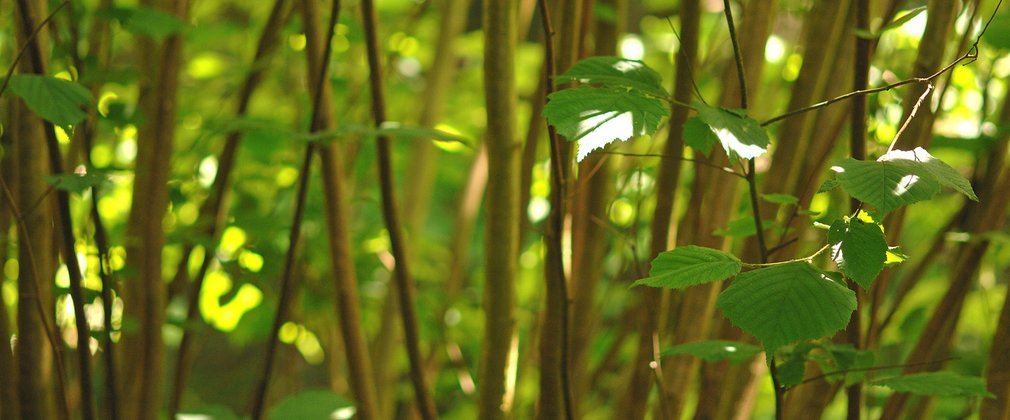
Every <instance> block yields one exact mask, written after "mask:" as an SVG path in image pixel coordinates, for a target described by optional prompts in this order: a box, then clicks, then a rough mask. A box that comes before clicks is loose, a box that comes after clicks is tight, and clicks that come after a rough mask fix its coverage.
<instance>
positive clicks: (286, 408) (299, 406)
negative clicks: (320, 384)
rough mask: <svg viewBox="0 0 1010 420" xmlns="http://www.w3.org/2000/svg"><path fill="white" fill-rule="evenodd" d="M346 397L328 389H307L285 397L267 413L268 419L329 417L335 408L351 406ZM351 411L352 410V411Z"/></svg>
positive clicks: (331, 416)
mask: <svg viewBox="0 0 1010 420" xmlns="http://www.w3.org/2000/svg"><path fill="white" fill-rule="evenodd" d="M352 407H353V403H352V402H351V401H350V400H348V399H347V398H344V397H341V396H339V395H337V394H334V393H333V392H332V391H329V390H309V391H302V392H300V393H298V394H295V395H293V396H290V397H288V398H285V399H284V400H282V401H281V402H279V403H277V405H275V406H274V407H273V408H272V409H270V412H269V413H268V414H267V418H269V419H271V420H272V419H329V418H334V416H333V413H334V412H335V411H337V410H341V409H347V408H351V409H353V408H352ZM352 413H353V412H352Z"/></svg>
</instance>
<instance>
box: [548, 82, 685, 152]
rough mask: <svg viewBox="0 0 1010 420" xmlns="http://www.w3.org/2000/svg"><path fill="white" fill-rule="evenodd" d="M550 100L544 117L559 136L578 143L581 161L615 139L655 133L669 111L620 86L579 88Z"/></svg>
mask: <svg viewBox="0 0 1010 420" xmlns="http://www.w3.org/2000/svg"><path fill="white" fill-rule="evenodd" d="M549 98H550V101H549V102H547V105H546V106H544V113H543V115H544V117H546V118H547V121H548V122H550V124H551V125H553V126H554V127H555V128H557V130H558V133H559V134H561V135H562V136H565V137H566V138H567V139H568V140H570V141H577V142H578V153H577V156H576V160H578V161H580V162H581V161H582V159H585V157H586V156H587V155H589V152H591V151H593V150H595V149H599V148H603V147H604V146H606V145H607V144H610V143H611V142H613V141H615V140H621V141H627V140H628V139H630V138H632V137H635V136H641V135H648V134H653V133H655V132H656V130H658V129H659V123H660V120H662V119H663V117H665V116H666V114H667V113H668V112H669V109H668V108H667V106H666V104H665V103H664V102H663V100H661V99H657V98H655V97H652V96H647V95H645V94H643V93H641V92H639V91H637V90H628V89H626V88H621V87H603V88H594V87H589V86H579V87H576V88H573V89H564V90H561V91H558V92H554V93H552V94H551V95H550V97H549Z"/></svg>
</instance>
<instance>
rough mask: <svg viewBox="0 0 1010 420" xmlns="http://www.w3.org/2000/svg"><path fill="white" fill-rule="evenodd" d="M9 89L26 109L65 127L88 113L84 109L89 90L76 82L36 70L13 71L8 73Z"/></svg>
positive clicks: (79, 120) (81, 119) (87, 101)
mask: <svg viewBox="0 0 1010 420" xmlns="http://www.w3.org/2000/svg"><path fill="white" fill-rule="evenodd" d="M10 89H11V92H12V93H13V94H15V95H17V96H18V97H20V98H21V99H23V100H24V101H25V104H26V105H28V108H29V109H31V110H32V111H33V112H35V113H36V114H38V115H39V116H40V117H42V118H43V119H45V120H46V121H49V122H51V123H53V124H55V125H58V126H61V127H65V126H68V125H72V124H77V123H79V122H81V121H83V120H84V119H85V118H87V117H88V114H87V112H85V111H84V109H85V108H86V107H87V106H88V104H89V103H91V92H89V91H88V89H86V88H85V87H84V86H81V85H80V84H78V83H76V82H71V81H69V80H63V79H59V78H56V77H52V76H43V75H38V74H16V75H13V76H11V80H10Z"/></svg>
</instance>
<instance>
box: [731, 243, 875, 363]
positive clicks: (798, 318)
mask: <svg viewBox="0 0 1010 420" xmlns="http://www.w3.org/2000/svg"><path fill="white" fill-rule="evenodd" d="M716 306H717V307H718V308H719V309H720V310H722V312H723V313H724V314H725V315H726V318H729V320H730V322H732V323H733V325H736V326H737V327H739V328H740V329H742V330H744V331H746V332H748V333H750V334H751V335H753V336H754V337H756V338H757V339H758V341H760V342H761V344H763V345H764V347H765V350H766V351H769V352H773V351H775V349H778V348H779V347H782V346H784V345H786V344H789V343H793V342H796V341H799V340H812V339H815V338H821V337H825V336H828V335H831V334H833V333H835V332H836V331H839V330H841V329H843V328H845V326H846V325H847V324H848V323H849V315H851V314H852V311H853V310H855V309H856V296H855V293H853V292H852V291H851V290H849V289H847V288H845V287H844V286H842V285H840V284H838V283H837V282H835V281H834V280H832V279H831V277H829V276H828V275H827V273H825V272H823V271H821V270H818V269H817V268H814V266H812V265H810V264H808V263H806V262H791V263H785V264H779V265H774V266H771V267H768V268H762V269H758V270H754V271H749V272H746V273H742V274H740V275H738V276H737V278H736V280H734V281H733V284H732V285H730V286H729V287H728V288H727V289H726V290H725V291H723V292H722V293H721V294H720V295H719V299H718V301H717V302H716Z"/></svg>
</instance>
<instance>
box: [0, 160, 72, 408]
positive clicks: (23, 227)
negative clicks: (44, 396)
mask: <svg viewBox="0 0 1010 420" xmlns="http://www.w3.org/2000/svg"><path fill="white" fill-rule="evenodd" d="M0 188H3V195H4V199H5V200H6V201H7V204H8V205H9V206H10V207H11V213H13V214H14V220H15V222H16V223H17V227H18V231H19V232H20V233H21V235H22V236H21V241H22V243H19V244H18V247H24V249H25V255H27V256H28V269H29V270H31V273H32V276H31V277H32V281H31V285H32V288H33V290H32V291H33V292H34V293H35V296H36V297H37V298H36V299H34V301H35V310H36V311H38V314H39V318H40V319H41V320H42V324H43V325H44V326H45V334H46V341H47V342H48V343H49V347H50V350H51V351H52V352H53V363H54V364H55V365H56V390H57V393H58V394H59V401H60V404H59V409H60V414H61V417H62V418H64V419H69V418H70V407H69V405H68V403H67V391H66V388H67V385H66V379H65V378H66V377H67V372H66V367H64V366H63V357H62V356H61V352H60V349H61V346H60V345H59V344H58V343H59V342H60V341H59V338H57V337H58V333H57V330H56V326H55V325H52V326H50V324H49V317H48V316H47V315H46V314H47V311H46V309H45V307H43V306H42V299H41V296H42V293H41V290H42V288H41V287H39V283H38V279H39V269H38V263H37V262H36V259H35V251H33V248H32V246H31V238H32V237H31V235H30V234H29V231H28V224H27V223H26V222H25V219H24V216H23V215H22V214H21V212H20V211H19V210H18V207H17V202H16V201H15V200H14V194H13V193H12V192H11V190H10V187H9V186H8V185H7V181H6V180H5V179H4V178H3V177H0Z"/></svg>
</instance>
